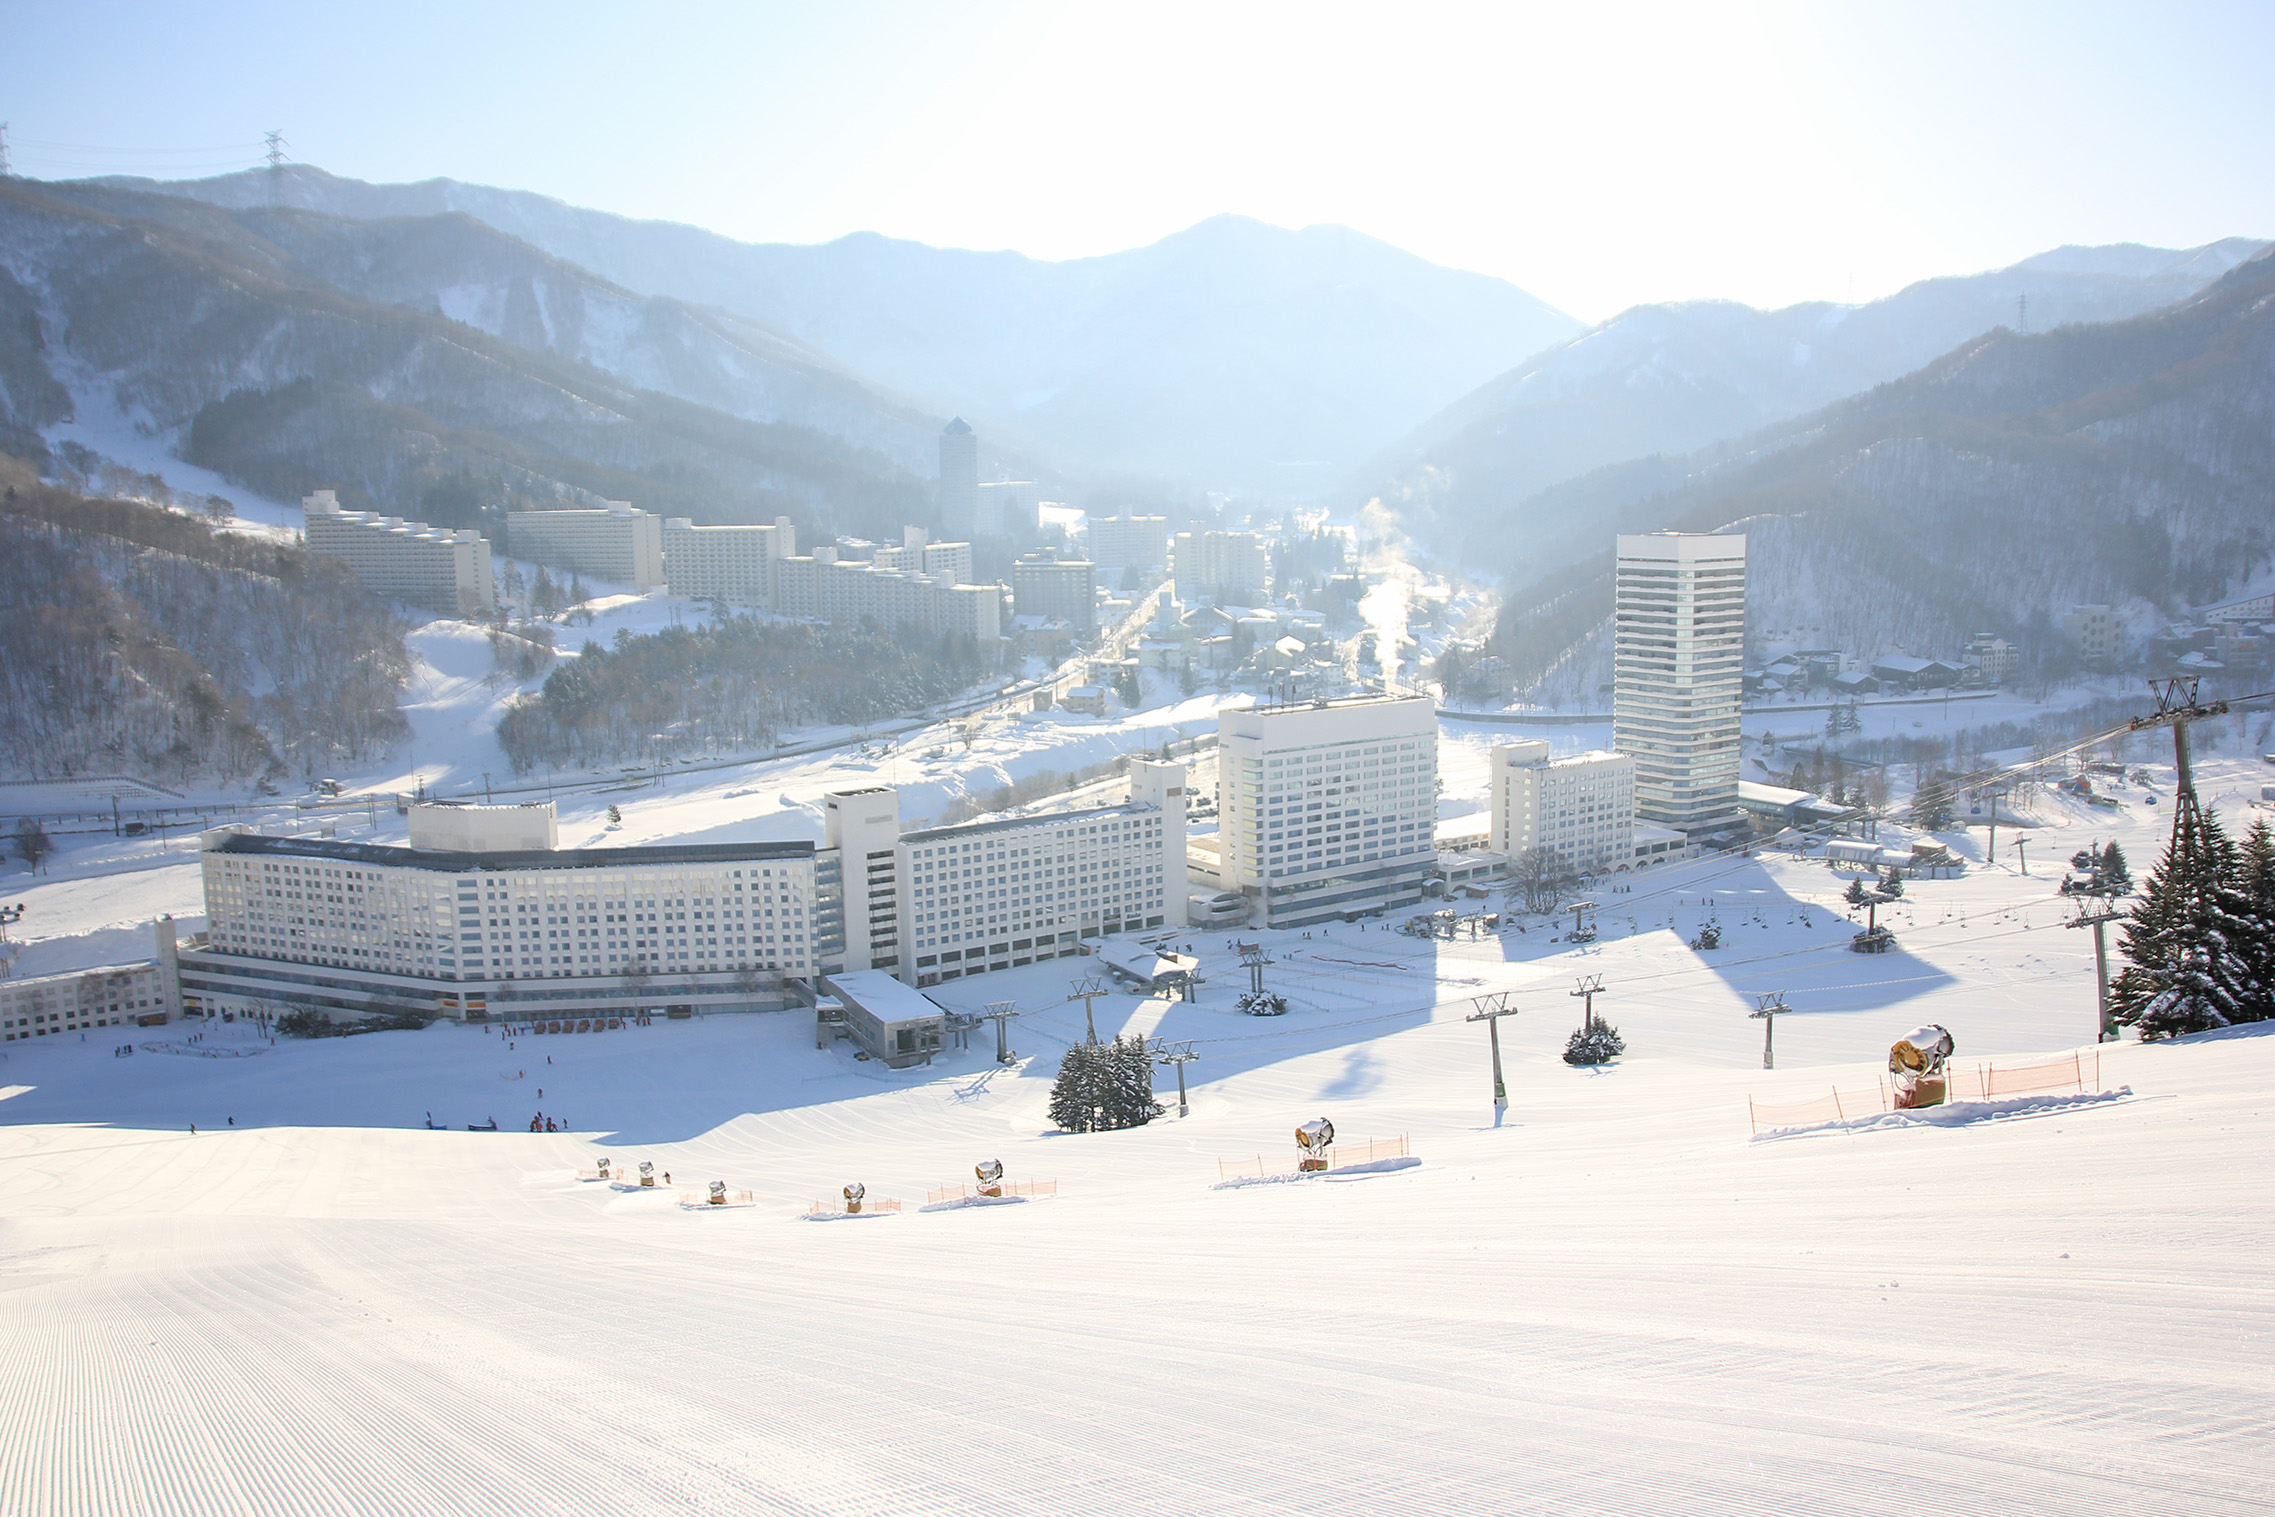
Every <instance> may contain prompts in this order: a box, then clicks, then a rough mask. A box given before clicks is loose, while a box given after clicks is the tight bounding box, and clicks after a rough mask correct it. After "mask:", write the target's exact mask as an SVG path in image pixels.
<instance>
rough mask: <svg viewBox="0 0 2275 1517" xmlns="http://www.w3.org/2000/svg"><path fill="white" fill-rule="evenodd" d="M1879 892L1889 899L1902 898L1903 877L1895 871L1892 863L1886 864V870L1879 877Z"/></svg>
mask: <svg viewBox="0 0 2275 1517" xmlns="http://www.w3.org/2000/svg"><path fill="white" fill-rule="evenodd" d="M1880 893H1881V894H1882V895H1884V896H1886V897H1887V898H1888V899H1889V900H1891V901H1900V900H1902V899H1903V898H1904V877H1903V876H1902V875H1900V874H1898V873H1897V872H1896V866H1895V865H1893V864H1890V865H1889V866H1888V872H1887V873H1886V874H1885V875H1883V876H1881V878H1880Z"/></svg>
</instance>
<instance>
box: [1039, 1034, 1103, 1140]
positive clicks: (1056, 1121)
mask: <svg viewBox="0 0 2275 1517" xmlns="http://www.w3.org/2000/svg"><path fill="white" fill-rule="evenodd" d="M1103 1052H1104V1050H1103V1048H1102V1047H1101V1046H1100V1045H1099V1044H1096V1043H1077V1044H1075V1045H1074V1046H1073V1047H1071V1048H1069V1049H1068V1050H1067V1051H1066V1053H1065V1055H1064V1056H1063V1057H1062V1058H1061V1059H1060V1060H1059V1072H1058V1078H1057V1079H1056V1080H1053V1081H1052V1082H1051V1107H1050V1118H1051V1122H1052V1123H1053V1125H1055V1126H1056V1127H1058V1128H1059V1129H1060V1130H1061V1131H1063V1132H1095V1131H1097V1128H1098V1087H1099V1083H1100V1070H1099V1064H1100V1056H1101V1054H1102V1053H1103Z"/></svg>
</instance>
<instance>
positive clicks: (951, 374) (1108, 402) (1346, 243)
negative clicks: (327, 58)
mask: <svg viewBox="0 0 2275 1517" xmlns="http://www.w3.org/2000/svg"><path fill="white" fill-rule="evenodd" d="M103 182H104V183H111V184H119V185H126V186H131V187H133V188H137V189H143V190H153V191H162V192H164V193H167V194H171V195H180V196H186V197H191V198H195V199H199V200H203V201H208V202H211V203H213V204H217V205H226V206H234V207H251V206H257V205H263V204H266V203H267V202H268V201H269V199H270V198H271V196H272V195H274V196H276V197H277V198H279V199H280V200H281V201H282V202H283V203H285V204H287V205H293V206H300V207H305V208H308V209H313V210H321V211H324V212H327V213H332V214H338V215H345V216H353V217H358V218H366V219H372V218H384V217H399V216H431V215H435V214H437V213H441V212H446V211H462V212H465V213H466V214H468V215H471V216H474V217H477V218H479V219H480V220H482V221H483V222H486V223H487V224H489V225H490V226H493V227H496V228H498V229H499V230H501V231H503V232H506V233H509V234H510V235H512V236H514V237H517V238H520V239H522V240H523V241H526V242H528V243H530V244H532V245H534V246H536V247H540V248H543V249H545V250H546V251H547V252H549V253H552V254H555V255H557V256H559V257H562V258H566V259H568V260H570V261H571V262H573V263H575V264H577V265H578V266H580V267H583V268H587V269H591V270H594V271H595V272H597V273H598V274H600V275H602V276H603V277H605V278H607V279H609V280H612V281H614V282H615V283H616V284H618V285H620V286H622V287H624V288H626V289H629V290H636V291H639V292H641V293H643V294H651V295H668V296H674V297H677V298H679V299H682V300H689V301H694V302H697V303H699V304H702V305H706V306H715V307H718V308H720V309H722V310H727V311H733V312H736V313H739V314H740V315H742V316H745V317H748V318H751V319H753V320H756V321H759V322H762V323H764V324H765V325H766V326H768V327H770V328H774V329H776V330H779V331H782V332H786V333H789V334H791V335H792V336H794V337H795V338H797V339H799V340H801V341H803V342H805V343H808V344H811V345H812V346H813V347H815V348H817V349H819V350H820V351H822V352H825V353H827V354H829V355H830V356H831V357H833V358H835V359H837V360H838V361H840V362H842V363H844V364H846V365H848V366H850V367H851V368H852V369H853V370H854V371H855V372H857V373H860V374H862V375H864V376H867V377H868V378H870V379H873V380H875V381H877V382H879V383H881V384H884V385H888V386H891V387H892V388H893V389H895V390H897V391H900V392H902V393H905V394H909V395H912V396H918V397H922V398H923V399H924V400H925V401H926V402H928V403H930V404H931V405H933V406H934V407H935V408H937V409H941V410H954V411H958V412H961V413H962V414H964V415H966V416H970V417H973V418H974V419H975V420H978V421H980V422H981V424H982V427H981V429H982V431H983V433H986V434H988V435H989V436H990V438H991V439H993V438H1020V439H1026V440H1028V441H1031V442H1032V444H1033V445H1035V446H1037V447H1039V448H1041V449H1043V450H1045V451H1046V452H1047V453H1049V454H1050V455H1052V456H1053V457H1055V458H1056V459H1057V460H1058V462H1059V463H1060V464H1062V465H1065V466H1074V465H1079V464H1089V465H1094V466H1103V467H1107V468H1115V469H1129V470H1136V471H1141V472H1145V473H1150V474H1155V475H1161V476H1166V477H1171V478H1178V479H1185V480H1192V481H1198V482H1202V483H1208V484H1215V485H1257V484H1262V483H1266V482H1270V481H1273V480H1280V481H1283V482H1287V481H1291V480H1292V481H1295V482H1298V483H1309V482H1312V481H1316V482H1318V483H1320V484H1325V483H1330V482H1332V480H1333V479H1334V478H1335V477H1337V476H1339V475H1340V474H1341V473H1343V472H1345V471H1347V470H1349V469H1351V468H1353V467H1355V466H1357V465H1358V464H1359V463H1360V462H1361V461H1362V460H1364V459H1365V458H1366V457H1368V456H1369V455H1370V454H1372V453H1374V452H1375V451H1376V450H1377V449H1379V448H1382V447H1384V446H1386V445H1388V444H1390V443H1392V442H1393V441H1395V440H1396V439H1397V438H1399V437H1401V436H1403V435H1404V434H1405V433H1407V432H1408V431H1410V430H1411V429H1412V428H1413V427H1415V426H1416V425H1418V424H1419V423H1421V422H1422V421H1423V420H1425V419H1426V418H1427V417H1429V416H1430V415H1431V414H1432V413H1433V412H1435V411H1437V410H1438V409H1439V408H1440V407H1442V406H1444V405H1446V404H1447V403H1448V402H1449V401H1451V400H1453V399H1454V398H1456V397H1458V396H1460V395H1461V394H1463V393H1464V392H1466V391H1468V390H1470V389H1472V388H1474V387H1475V386H1476V385H1478V384H1480V383H1482V382H1483V381H1485V380H1486V379H1488V378H1489V377H1491V376H1492V375H1494V374H1497V373H1500V372H1502V371H1503V370H1505V369H1507V368H1508V367H1509V366H1510V365H1511V364H1513V363H1515V362H1517V361H1518V360H1519V359H1522V358H1523V357H1525V356H1526V355H1527V354H1530V353H1533V352H1535V351H1537V350H1539V349H1540V348H1542V347H1545V346H1547V345H1548V344H1550V343H1554V342H1559V341H1562V340H1563V339H1565V338H1567V337H1570V336H1571V335H1572V334H1573V333H1575V332H1577V331H1578V330H1579V329H1580V325H1581V324H1580V323H1579V322H1576V321H1574V320H1572V319H1571V318H1570V317H1568V316H1565V315H1564V314H1563V313H1561V312H1559V311H1556V310H1553V309H1551V308H1550V307H1548V306H1547V305H1544V304H1543V303H1542V302H1541V301H1539V300H1537V299H1536V298H1534V297H1533V296H1531V295H1528V294H1526V293H1525V292H1524V291H1523V290H1520V289H1518V288H1517V287H1515V286H1514V285H1511V284H1508V283H1507V282H1505V281H1503V280H1499V279H1494V278H1490V277H1488V276H1485V275H1481V274H1472V273H1465V272H1462V271H1460V270H1455V269H1446V268H1441V267H1438V266H1437V265H1434V264H1431V263H1428V262H1426V261H1425V260H1423V259H1420V258H1416V257H1414V256H1413V255H1412V254H1409V253H1405V252H1402V251H1400V250H1399V249H1397V248H1393V247H1391V246H1389V245H1388V244H1385V243H1382V242H1378V241H1376V240H1375V239H1373V238H1370V237H1365V236H1362V235H1360V234H1359V233H1356V232H1352V231H1349V230H1347V229H1345V228H1341V227H1310V228H1306V229H1304V230H1301V231H1288V230H1284V229H1282V228H1278V227H1272V226H1267V225H1264V224H1263V223H1261V222H1256V221H1251V220H1248V219H1246V218H1243V217H1237V216H1220V217H1216V218H1213V219H1211V220H1209V221H1205V222H1202V223H1201V224H1199V225H1198V226H1194V227H1190V228H1188V229H1186V230H1185V231H1182V232H1179V233H1177V234H1175V235H1173V236H1170V237H1167V238H1164V239H1162V240H1161V241H1160V242H1158V243H1155V244H1153V245H1151V246H1149V247H1143V248H1134V249H1131V250H1129V251H1127V252H1121V253H1114V254H1110V255H1107V256H1104V257H1097V258H1082V259H1072V260H1068V261H1065V262H1060V263H1049V262H1044V261H1041V260H1038V259H1032V258H1028V257H1025V256H1023V255H1021V254H1018V253H1007V252H970V251H965V250H961V249H953V248H933V247H927V246H925V245H923V244H921V243H914V242H907V241H901V240H897V239H894V238H888V237H881V236H878V235H876V234H874V233H857V234H855V235H852V236H848V237H843V238H839V239H838V240H836V241H834V242H829V243H823V244H819V245H815V246H791V245H786V244H753V243H742V242H736V241H734V240H732V239H731V238H726V237H721V236H719V235H717V234H716V233H712V232H706V231H703V230H701V229H700V228H696V227H690V226H682V225H677V224H673V223H668V222H653V221H634V220H630V219H628V218H625V217H621V216H613V215H609V214H607V213H605V212H600V211H592V210H586V209H583V208H580V207H577V206H571V205H566V204H563V203H562V202H560V201H557V200H553V199H550V198H548V197H546V196H542V195H533V194H529V193H526V192H523V191H515V190H500V189H493V188H490V187H487V186H483V185H471V184H460V183H458V182H456V181H453V180H447V179H436V180H428V181H425V182H423V183H419V184H394V185H375V184H365V183H362V182H360V181H357V180H352V179H341V178H337V177H335V176H333V175H329V174H326V173H324V172H322V171H321V170H318V169H313V168H309V167H306V166H295V167H292V168H289V169H287V170H285V171H284V172H283V174H282V175H281V176H280V177H279V178H278V179H276V180H274V181H272V179H271V178H270V176H269V175H268V174H267V172H266V171H260V172H254V173H245V174H232V175H226V176H223V177H220V178H216V179H207V180H196V181H182V182H168V183H160V182H156V181H149V180H113V181H103ZM1290 462H1300V463H1303V464H1305V465H1307V466H1308V467H1306V468H1304V469H1302V470H1297V471H1290V470H1289V469H1288V468H1287V467H1286V465H1287V464H1288V463H1290Z"/></svg>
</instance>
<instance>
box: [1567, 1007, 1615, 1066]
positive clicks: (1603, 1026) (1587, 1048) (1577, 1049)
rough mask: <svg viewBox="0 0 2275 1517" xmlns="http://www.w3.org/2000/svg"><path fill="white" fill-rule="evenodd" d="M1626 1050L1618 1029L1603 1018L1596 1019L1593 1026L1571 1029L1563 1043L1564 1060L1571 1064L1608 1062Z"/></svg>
mask: <svg viewBox="0 0 2275 1517" xmlns="http://www.w3.org/2000/svg"><path fill="white" fill-rule="evenodd" d="M1625 1052H1627V1042H1626V1040H1625V1039H1623V1038H1621V1037H1620V1035H1619V1029H1618V1028H1616V1027H1614V1026H1612V1025H1611V1023H1609V1022H1606V1021H1605V1020H1603V1018H1601V1017H1598V1018H1597V1019H1596V1025H1595V1026H1593V1027H1588V1026H1580V1027H1575V1028H1573V1029H1572V1036H1571V1037H1570V1038H1568V1039H1566V1040H1565V1043H1564V1062H1565V1063H1567V1064H1571V1065H1575V1066H1577V1065H1582V1064H1609V1063H1610V1062H1611V1061H1612V1060H1614V1059H1616V1058H1618V1057H1619V1056H1620V1055H1621V1054H1623V1053H1625Z"/></svg>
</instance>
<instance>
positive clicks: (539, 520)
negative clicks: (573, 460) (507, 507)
mask: <svg viewBox="0 0 2275 1517" xmlns="http://www.w3.org/2000/svg"><path fill="white" fill-rule="evenodd" d="M506 544H507V546H508V547H509V548H510V549H512V551H513V553H514V555H515V556H516V557H519V558H527V559H533V560H535V561H536V562H538V563H541V564H551V565H553V566H554V567H555V568H558V569H573V570H575V571H576V572H578V573H579V574H589V575H591V576H592V577H593V578H594V579H601V580H606V581H608V582H609V583H610V584H612V585H623V586H625V587H627V588H629V589H633V590H653V589H654V588H655V587H656V586H658V585H660V584H662V583H663V582H664V537H663V520H662V518H660V517H657V516H654V515H651V514H650V513H648V512H646V511H642V510H640V509H639V508H638V507H636V506H634V505H633V504H632V503H631V502H630V501H625V500H612V501H609V502H608V503H607V504H606V505H604V506H602V507H600V508H599V509H597V510H584V509H578V510H572V511H513V512H509V513H508V514H507V516H506Z"/></svg>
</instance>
